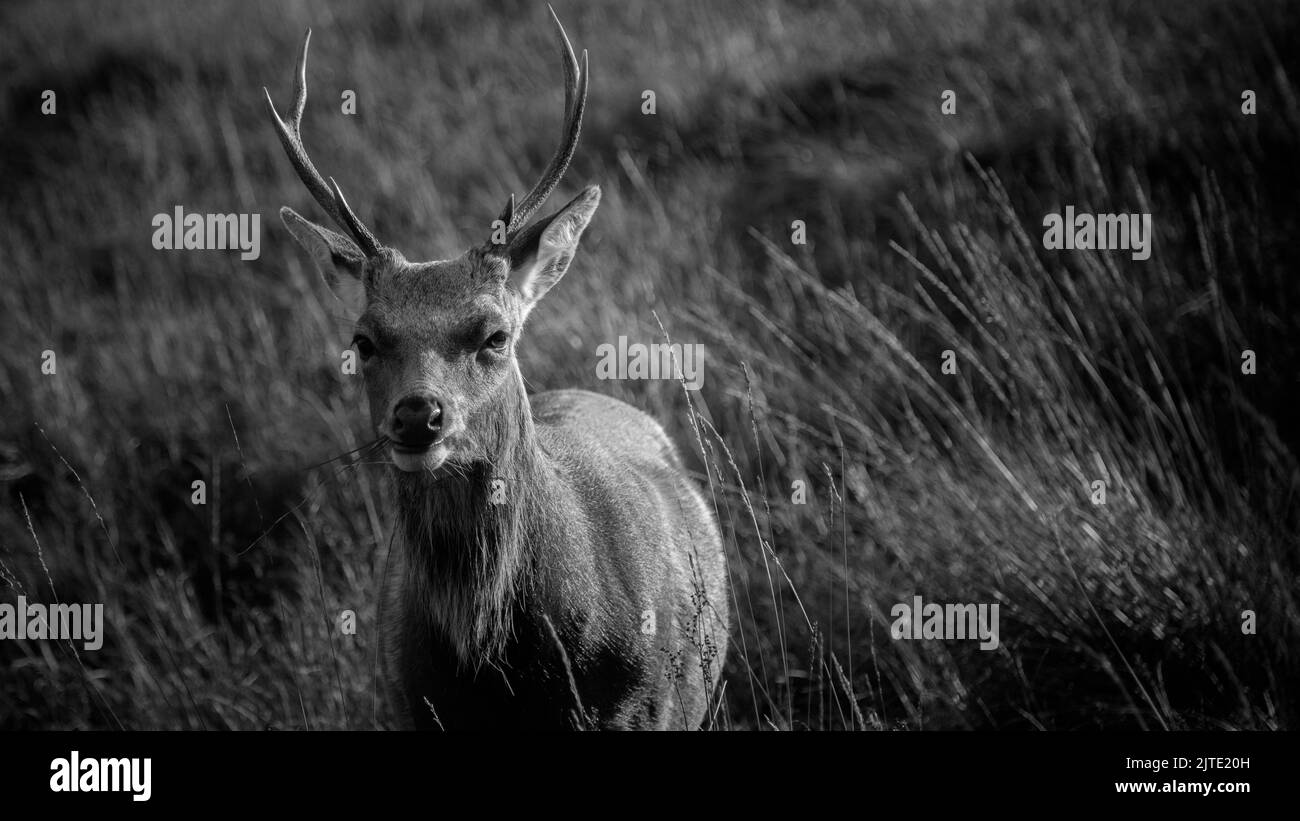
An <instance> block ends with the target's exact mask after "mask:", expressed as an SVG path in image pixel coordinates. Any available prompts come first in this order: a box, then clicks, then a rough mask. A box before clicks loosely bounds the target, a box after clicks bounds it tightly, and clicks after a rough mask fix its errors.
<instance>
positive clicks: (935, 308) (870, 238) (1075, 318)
mask: <svg viewBox="0 0 1300 821" xmlns="http://www.w3.org/2000/svg"><path fill="white" fill-rule="evenodd" d="M556 11H557V13H558V14H559V15H560V18H561V20H563V22H564V24H565V26H566V28H567V29H568V32H569V35H570V37H571V39H572V40H573V42H574V45H575V47H577V48H578V49H579V50H581V49H583V48H585V49H588V50H589V52H590V61H591V76H592V80H591V91H590V97H589V101H588V110H587V116H586V120H585V125H584V129H583V135H582V143H581V145H580V147H579V150H578V155H577V158H576V159H575V161H574V164H573V166H572V168H571V169H570V171H569V174H568V177H567V181H566V183H565V184H564V185H563V186H562V190H560V191H559V192H557V194H556V197H557V198H559V199H560V201H563V199H567V197H569V196H572V194H573V193H574V192H576V191H577V190H579V186H581V185H584V184H587V183H599V184H601V185H602V187H603V189H604V200H603V201H602V204H601V207H600V210H599V211H598V212H597V214H596V218H595V220H594V222H593V224H592V226H591V228H590V229H589V231H588V232H587V234H586V236H585V238H584V242H583V248H582V251H581V252H580V254H579V256H578V258H577V261H576V262H575V264H574V266H573V268H572V269H571V270H570V272H569V274H568V275H567V276H566V278H565V280H564V281H563V282H562V283H561V284H560V285H559V286H557V289H556V290H555V291H553V292H552V294H551V296H550V297H549V298H548V299H547V300H546V301H544V302H543V303H542V305H541V306H540V307H539V308H538V310H537V311H535V312H534V313H533V316H532V321H531V323H530V325H529V330H528V332H527V334H526V335H525V338H524V341H523V342H522V343H521V345H520V355H521V367H522V369H523V372H524V375H525V377H526V379H527V380H528V382H529V384H530V386H531V387H532V388H534V389H536V390H544V389H550V388H558V387H586V388H590V389H593V390H597V391H601V392H604V393H609V394H612V395H614V396H617V397H619V398H621V399H624V400H626V401H628V402H631V403H632V404H634V405H637V406H638V407H641V408H643V409H646V410H647V411H649V412H650V413H652V414H653V415H654V416H655V417H656V418H658V419H659V420H660V421H661V422H662V423H663V424H664V425H665V427H666V428H667V429H668V431H669V433H670V434H671V435H672V436H673V437H674V438H675V439H676V441H677V442H678V443H679V445H680V446H681V448H682V449H683V450H684V451H686V452H687V453H688V454H690V460H691V463H692V465H693V468H694V470H695V471H696V473H697V475H698V477H699V479H700V481H701V483H703V484H705V485H707V486H708V487H709V488H710V490H711V494H712V496H711V498H714V499H716V501H717V506H718V510H719V518H720V520H721V524H722V527H723V531H724V538H725V542H726V545H727V551H728V556H729V560H730V566H731V578H732V583H733V590H734V594H735V607H736V609H737V611H738V614H739V617H738V623H737V625H736V629H735V631H734V633H733V637H732V650H731V652H730V655H729V658H728V666H727V674H726V679H725V680H726V690H725V703H724V708H723V709H722V710H720V711H719V715H718V718H717V721H716V722H714V724H715V725H716V726H717V727H718V728H771V727H777V728H814V729H823V728H825V729H830V728H849V727H854V728H906V729H934V728H947V729H964V728H998V729H1010V728H1047V729H1077V728H1106V729H1118V728H1200V729H1222V728H1254V729H1271V728H1294V727H1295V726H1296V708H1297V698H1296V687H1297V672H1298V669H1300V661H1298V660H1297V657H1296V653H1295V647H1296V646H1297V639H1298V638H1300V636H1297V629H1296V628H1297V625H1300V611H1298V610H1297V602H1296V592H1297V583H1296V582H1297V569H1298V568H1297V565H1298V564H1300V562H1298V561H1297V547H1298V545H1297V539H1296V534H1297V524H1298V523H1297V505H1296V501H1297V486H1298V484H1300V471H1298V465H1297V459H1296V454H1297V444H1298V437H1300V415H1297V414H1296V412H1295V407H1296V402H1297V398H1298V397H1297V394H1298V393H1300V391H1298V390H1297V369H1296V355H1297V353H1300V350H1298V348H1300V344H1298V343H1297V339H1296V334H1295V322H1294V317H1295V312H1296V308H1297V297H1298V296H1300V284H1297V283H1298V280H1297V278H1296V275H1295V273H1296V265H1295V263H1296V258H1297V252H1296V248H1295V244H1294V238H1295V237H1296V235H1297V220H1296V209H1295V205H1294V204H1295V201H1296V191H1297V183H1298V182H1300V180H1298V179H1297V177H1298V176H1300V174H1298V173H1297V172H1298V171H1300V164H1297V161H1296V137H1295V135H1296V134H1297V133H1298V132H1300V105H1298V103H1297V96H1296V90H1295V86H1294V83H1295V79H1296V77H1297V76H1298V73H1297V59H1296V55H1295V54H1294V52H1292V51H1289V50H1286V49H1287V47H1288V46H1291V45H1293V44H1294V43H1296V42H1300V37H1298V36H1297V35H1298V34H1300V32H1298V31H1297V28H1298V26H1297V17H1298V15H1297V13H1296V12H1295V10H1294V9H1293V8H1288V6H1287V4H1284V3H1280V2H1255V3H1250V4H1241V3H1226V2H1225V3H1209V2H1190V3H1173V2H1169V3H1163V2H1162V3H1142V4H1131V3H1121V2H1086V3H1085V2H1078V3H1074V2H1032V3H1031V2H965V1H964V0H963V1H962V2H843V3H834V2H801V3H784V2H771V0H761V1H760V2H741V0H734V1H729V2H708V3H699V2H695V1H694V0H669V1H668V2H655V3H598V2H563V3H560V4H559V5H558V6H557V7H556ZM307 26H311V27H312V28H313V30H314V34H313V37H312V55H311V62H310V64H309V69H308V82H309V88H310V91H311V93H310V96H309V99H308V105H307V112H306V116H305V118H304V123H303V131H304V134H305V139H306V142H307V145H308V148H309V150H310V151H311V153H312V156H313V158H314V159H315V160H316V162H317V165H318V166H319V167H320V168H321V169H322V171H323V173H325V174H327V175H333V176H335V177H336V178H337V179H338V180H339V183H340V185H342V187H343V189H344V190H345V191H346V192H347V194H348V197H349V201H350V203H351V204H352V205H353V207H354V208H355V209H356V210H357V211H358V213H359V214H360V215H361V216H362V218H363V220H365V221H366V222H367V223H368V224H369V225H370V226H371V227H372V228H373V229H374V230H375V231H376V233H377V234H378V235H379V236H380V237H382V238H383V239H385V240H386V241H389V242H391V243H392V244H394V245H396V246H397V247H399V248H400V249H402V250H403V251H404V252H405V253H406V254H407V256H408V257H410V258H412V259H426V258H442V257H447V256H452V255H455V254H458V253H459V252H460V251H461V250H463V249H464V248H465V247H466V246H467V245H468V244H470V243H471V242H478V241H480V240H481V239H482V234H483V227H484V226H485V225H486V224H487V223H488V222H490V220H491V219H492V218H493V217H495V215H496V214H497V213H498V211H499V210H500V207H501V204H502V203H503V202H504V200H505V197H506V195H507V194H508V193H509V192H514V193H516V194H517V195H521V194H522V193H523V192H524V191H526V190H527V188H528V187H529V185H531V183H532V181H533V179H534V177H535V175H536V174H537V173H538V172H539V171H540V169H541V167H542V165H543V164H544V163H545V161H546V158H547V157H548V156H549V153H550V151H551V150H552V149H553V146H554V144H555V140H556V138H557V132H558V127H559V119H560V114H561V105H562V98H561V88H562V86H561V76H560V66H559V60H558V58H557V55H556V53H555V44H554V39H553V38H554V35H553V32H552V30H551V28H550V21H549V18H548V14H547V12H546V8H545V5H544V4H542V3H540V2H495V3H481V2H457V3H439V4H434V3H397V2H367V3H343V2H334V3H294V4H284V5H280V4H258V5H253V4H246V3H234V2H202V3H197V2H196V3H162V2H155V3H139V2H134V3H98V2H89V0H87V1H86V2H70V3H58V4H54V3H11V4H6V5H5V6H4V7H3V8H0V112H2V116H3V118H4V122H3V128H2V129H0V188H2V189H3V191H4V197H3V204H2V205H0V209H2V214H3V219H2V220H0V232H2V233H0V241H2V246H0V247H2V248H3V251H4V258H3V275H2V276H3V279H2V280H0V282H2V283H3V287H0V300H2V301H3V321H2V322H0V397H2V401H3V414H2V415H0V563H2V564H3V571H4V572H3V573H2V574H0V590H3V593H0V600H3V601H13V600H14V599H15V598H16V595H17V594H18V593H20V592H21V593H25V594H26V595H27V596H28V598H29V599H34V600H37V599H38V600H41V601H53V600H55V599H56V598H57V599H58V600H61V601H74V602H103V603H104V604H105V611H106V612H105V620H106V626H105V629H106V631H107V635H106V638H105V644H104V647H103V649H101V650H100V651H98V652H86V651H82V650H81V649H80V646H79V645H78V647H77V649H78V651H79V657H78V656H76V655H74V654H73V652H72V650H71V648H70V647H69V646H68V645H67V644H66V643H63V644H60V643H57V642H34V641H29V642H17V641H5V642H0V671H2V672H0V728H4V729H14V728H117V727H125V728H131V729H135V728H263V727H273V728H282V729H292V728H369V727H374V726H377V725H378V726H388V723H389V719H388V718H387V717H386V711H385V705H384V702H383V699H382V696H380V697H376V687H375V682H376V665H375V659H376V646H377V636H376V634H375V630H374V619H375V610H376V605H377V601H378V596H377V594H378V575H379V572H380V571H381V569H382V567H383V563H384V560H385V556H386V553H387V549H388V534H389V531H388V526H389V522H388V519H387V512H386V507H385V502H384V490H383V488H384V485H383V476H384V470H385V468H383V467H382V466H380V465H377V464H365V463H358V462H355V461H352V460H351V459H349V458H347V457H345V458H342V459H338V460H335V461H332V462H329V463H328V464H326V465H324V466H322V467H313V466H314V465H318V464H319V463H321V462H324V461H325V460H329V459H331V457H335V456H338V455H339V454H342V453H344V452H345V451H349V450H351V449H353V448H355V447H357V446H358V445H360V444H361V443H363V442H365V441H368V439H369V438H370V434H369V432H368V424H369V422H368V415H367V413H366V410H365V407H364V403H363V401H362V396H361V390H360V382H359V379H356V378H354V377H348V376H344V375H343V374H341V373H340V370H339V356H340V352H341V351H342V350H343V349H344V348H345V347H346V346H347V344H348V340H349V339H350V328H349V324H348V321H347V320H348V319H350V318H348V317H342V316H337V315H335V313H334V312H333V311H334V307H333V305H332V304H331V302H330V297H329V296H328V294H327V293H326V292H325V289H324V287H323V285H322V284H321V283H320V281H319V279H318V277H317V275H316V273H315V271H314V270H313V269H312V267H311V266H310V263H309V262H308V261H307V260H306V258H305V257H304V255H303V254H302V253H301V252H300V251H299V249H298V248H297V246H296V245H295V244H294V243H293V242H292V240H291V238H290V237H289V236H288V234H287V232H285V231H284V230H283V229H282V227H281V226H280V223H279V220H278V218H277V217H276V211H277V210H278V208H279V207H280V206H281V205H286V204H287V205H291V206H292V207H294V208H295V209H297V210H299V211H301V212H302V213H303V214H304V215H306V216H308V217H309V218H313V219H317V220H320V221H324V219H325V218H324V215H323V214H322V213H321V212H320V211H319V209H318V208H317V207H316V206H315V204H314V203H312V202H311V199H310V196H309V195H308V194H307V192H306V191H305V189H303V188H302V186H301V185H300V184H299V182H298V180H297V179H296V177H295V176H294V175H293V172H292V170H291V168H290V166H289V164H288V162H287V160H286V159H285V158H284V156H283V154H282V152H281V149H280V146H279V144H278V142H277V140H276V138H275V135H274V132H273V129H272V127H271V125H270V122H269V120H268V117H267V115H266V114H265V112H264V109H263V105H264V103H263V99H262V86H264V85H265V86H267V87H268V88H269V89H270V90H271V93H272V95H273V97H274V99H275V100H276V102H277V104H278V105H279V106H281V110H282V111H284V110H285V109H286V108H287V106H288V103H289V99H290V91H291V82H292V71H293V63H294V59H295V55H296V49H297V46H298V43H299V42H300V38H301V36H302V33H303V30H304V29H305V28H306V27H307ZM45 89H51V90H54V91H55V92H56V93H57V95H58V96H57V114H55V115H52V116H47V115H42V114H41V111H40V106H41V93H42V91H43V90H45ZM344 89H352V90H354V91H355V92H356V94H357V100H358V114H357V115H356V116H345V115H343V114H342V113H340V94H341V93H342V91H343V90H344ZM646 89H650V90H653V91H654V92H655V93H656V96H657V113H656V114H654V115H653V116H647V115H645V114H643V113H642V112H641V105H642V92H643V91H644V90H646ZM945 89H952V90H953V91H955V92H956V94H957V113H956V114H955V115H952V116H944V115H942V114H941V113H940V95H941V94H942V92H943V91H944V90H945ZM1244 89H1253V90H1254V91H1255V93H1256V95H1257V97H1258V103H1257V105H1258V113H1257V114H1256V115H1254V116H1247V115H1244V114H1242V112H1241V93H1242V91H1243V90H1244ZM176 205H183V206H184V207H185V209H186V211H187V212H190V211H192V212H199V213H232V212H233V213H240V212H242V213H248V212H257V213H260V214H261V215H262V228H263V234H262V244H261V258H260V259H258V260H256V261H252V262H244V261H241V260H240V259H239V256H238V253H237V252H220V251H203V252H199V251H191V252H178V251H156V250H154V249H153V247H152V245H151V238H152V235H153V228H152V226H151V225H150V221H151V219H152V217H153V215H154V214H157V213H171V211H172V209H173V208H174V207H175V206H176ZM1066 205H1073V206H1075V208H1076V209H1077V210H1079V211H1090V212H1121V213H1123V212H1149V213H1152V214H1153V220H1154V226H1155V234H1156V236H1155V242H1154V250H1153V254H1152V256H1151V258H1150V259H1149V260H1147V261H1145V262H1135V261H1133V260H1131V259H1130V256H1129V254H1128V253H1126V252H1104V251H1102V252H1075V253H1065V252H1055V251H1046V250H1044V249H1043V247H1042V228H1041V221H1042V217H1043V215H1044V214H1046V213H1049V212H1056V211H1060V210H1063V209H1064V207H1065V206H1066ZM793 220H804V221H805V223H806V225H807V232H808V243H807V244H806V245H794V244H792V243H791V241H790V240H791V236H790V224H791V222H792V221H793ZM660 323H662V329H661V327H660ZM665 332H666V333H667V334H668V335H669V336H670V337H671V338H672V340H673V341H683V342H699V343H703V344H705V345H706V350H707V354H706V359H705V384H704V389H703V390H702V391H701V392H700V393H699V394H695V395H691V396H690V397H689V399H690V404H688V397H687V396H686V395H685V394H684V393H683V391H682V389H681V387H680V385H677V384H674V383H672V382H647V381H639V382H638V381H625V382H603V381H599V380H597V379H596V376H595V373H596V370H595V362H596V349H597V347H598V346H599V345H601V344H602V343H605V342H616V341H617V339H618V337H619V336H628V337H630V338H632V339H634V340H640V341H644V342H650V341H655V340H662V339H663V335H664V333H665ZM1247 348H1249V349H1251V350H1254V351H1255V352H1256V355H1257V357H1258V372H1257V373H1256V374H1255V375H1251V376H1247V375H1243V374H1242V373H1241V370H1240V356H1241V352H1242V351H1243V350H1244V349H1247ZM47 349H48V350H53V351H55V352H56V355H57V363H58V372H57V374H55V375H43V374H42V373H41V368H40V365H41V352H42V351H44V350H47ZM944 350H953V351H955V352H956V354H957V356H958V361H959V372H958V374H957V375H955V376H952V375H943V374H941V373H940V371H939V362H940V353H941V352H942V351H944ZM693 413H694V414H696V415H697V416H696V418H695V420H694V424H693V420H692V414H693ZM697 426H698V429H699V434H698V436H697V434H696V429H697ZM196 479H203V480H205V481H206V482H207V483H208V504H207V505H206V506H203V507H196V506H194V505H191V504H190V494H191V482H193V481H194V480H196ZM800 479H802V480H804V481H806V482H807V484H808V488H809V494H808V503H807V504H806V505H794V504H792V503H791V485H792V483H793V482H795V481H796V480H800ZM1094 480H1102V481H1105V482H1106V483H1107V488H1108V491H1107V503H1106V504H1105V505H1103V506H1097V505H1094V504H1092V502H1091V500H1090V483H1091V482H1093V481H1094ZM914 595H922V596H924V597H925V598H926V600H928V601H936V602H972V603H978V602H983V603H995V602H996V603H999V604H1000V606H1001V624H1000V627H1001V641H1002V647H1001V648H1000V649H999V650H998V651H996V652H992V653H986V652H981V651H980V650H978V649H977V646H976V643H975V642H942V641H920V642H903V641H893V640H891V639H890V637H889V625H890V621H891V619H890V616H889V610H890V608H891V607H892V606H893V604H895V603H897V602H909V601H911V598H912V596H914ZM344 609H353V610H355V611H356V612H357V614H358V625H359V628H358V633H357V635H355V636H347V635H343V634H342V633H340V632H339V630H338V628H337V624H336V619H337V616H338V613H339V611H341V610H344ZM1248 609H1249V610H1253V611H1255V613H1256V614H1257V617H1258V632H1257V634H1256V635H1243V633H1242V631H1241V627H1240V625H1241V614H1242V611H1243V610H1248Z"/></svg>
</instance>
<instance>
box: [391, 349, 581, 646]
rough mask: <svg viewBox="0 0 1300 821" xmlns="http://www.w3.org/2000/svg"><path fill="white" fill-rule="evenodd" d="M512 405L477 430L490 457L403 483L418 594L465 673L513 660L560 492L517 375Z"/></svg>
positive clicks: (400, 502) (405, 477) (490, 413)
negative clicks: (518, 621) (508, 654)
mask: <svg viewBox="0 0 1300 821" xmlns="http://www.w3.org/2000/svg"><path fill="white" fill-rule="evenodd" d="M505 390H506V393H507V395H506V396H505V397H504V398H503V401H501V402H499V403H497V404H496V405H495V406H494V407H492V408H490V409H488V410H487V411H486V413H485V414H483V415H481V416H480V418H479V419H478V420H477V421H476V422H475V425H474V428H475V435H476V436H478V437H479V439H478V441H479V442H480V444H481V452H482V453H483V454H485V455H486V456H487V458H484V459H481V460H479V461H476V462H474V463H472V464H468V465H458V466H457V467H456V468H455V469H454V470H453V471H452V472H451V474H450V475H444V476H441V477H440V478H434V477H432V476H430V475H428V474H405V473H398V474H397V491H398V493H397V528H398V535H399V536H400V537H401V539H402V541H403V543H404V544H403V547H404V549H405V550H406V553H407V559H408V567H409V571H408V572H409V573H410V576H409V577H408V578H407V580H406V583H407V585H408V590H409V591H410V592H412V593H414V601H415V602H416V603H418V604H419V605H420V608H419V609H421V610H423V611H424V613H423V615H424V616H425V617H426V619H427V622H428V624H429V626H430V627H431V628H432V629H434V630H435V631H437V632H439V633H440V634H441V635H442V636H443V638H444V639H445V640H446V641H447V642H448V643H449V644H451V645H452V646H453V647H454V648H455V650H456V654H457V656H458V657H459V659H460V662H461V663H462V665H465V666H470V667H477V666H478V665H479V664H481V663H482V662H484V661H488V662H491V661H493V660H494V659H495V658H497V657H498V656H499V655H500V654H501V652H502V651H503V649H504V647H505V644H506V641H507V640H508V639H509V638H510V635H511V631H512V627H513V624H512V617H513V614H514V610H515V605H516V603H517V601H518V600H519V597H520V596H521V594H522V593H523V592H524V589H525V588H526V586H527V585H528V582H529V579H530V578H531V575H532V570H533V567H534V562H533V559H534V556H533V550H534V548H535V546H536V545H538V544H541V543H543V542H545V541H546V540H547V535H546V531H547V530H548V529H551V530H553V529H554V528H553V527H548V524H547V522H548V519H547V517H546V515H545V512H546V511H551V510H555V509H556V506H555V505H554V504H553V503H551V502H548V495H549V493H550V492H551V491H550V483H548V482H546V481H544V480H541V470H542V467H543V464H544V462H545V459H546V457H545V455H544V454H543V453H542V452H541V451H540V449H539V448H538V445H537V440H536V434H535V428H534V425H533V418H532V407H531V405H530V403H529V401H528V395H527V393H526V392H525V390H524V384H523V378H522V377H521V376H520V374H519V371H518V367H517V366H516V368H515V370H514V373H513V374H512V375H511V377H510V378H509V379H508V380H507V385H506V386H505Z"/></svg>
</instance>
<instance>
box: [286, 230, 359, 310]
mask: <svg viewBox="0 0 1300 821" xmlns="http://www.w3.org/2000/svg"><path fill="white" fill-rule="evenodd" d="M280 220H281V221H282V222H284V227H285V228H288V229H289V233H290V234H293V238H294V239H296V240H298V244H299V245H301V246H302V247H303V248H305V249H307V252H308V253H309V254H311V258H312V261H313V262H315V263H316V270H317V271H319V272H320V275H321V278H322V279H324V280H325V284H326V285H328V286H329V288H330V290H331V291H333V292H334V296H336V297H338V298H339V299H340V300H341V301H343V302H344V303H346V304H348V305H359V304H360V303H359V302H358V297H359V296H363V295H364V294H363V292H364V289H363V287H362V280H361V275H362V273H363V272H364V270H365V267H366V256H365V254H363V253H361V249H360V248H358V247H357V244H356V243H355V242H353V241H352V240H350V239H348V238H347V237H345V236H343V235H342V234H336V233H334V232H333V231H331V230H329V229H328V228H323V227H321V226H319V225H317V224H316V223H314V222H312V221H311V220H308V219H304V218H303V217H302V216H300V215H299V214H298V213H297V212H296V211H294V210H293V209H292V208H281V209H280Z"/></svg>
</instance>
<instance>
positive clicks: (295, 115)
mask: <svg viewBox="0 0 1300 821" xmlns="http://www.w3.org/2000/svg"><path fill="white" fill-rule="evenodd" d="M310 42H311V29H307V34H306V35H305V36H304V37H303V38H302V50H301V51H299V53H298V68H297V72H296V73H295V75H294V78H293V105H292V107H291V108H290V109H289V116H290V119H289V121H288V122H285V120H284V119H283V118H282V117H281V116H280V113H279V112H278V111H276V110H275V103H274V102H273V101H272V100H271V92H270V91H268V90H267V89H266V87H265V86H264V87H263V88H262V91H263V92H265V94H266V106H267V108H268V109H269V110H270V112H271V120H272V123H273V124H274V125H275V131H276V133H277V134H279V135H280V145H282V146H284V153H285V154H287V155H289V162H290V163H292V164H293V168H294V170H295V171H297V172H298V177H299V179H301V180H302V182H303V185H306V186H307V190H308V191H310V192H311V195H312V197H313V198H315V200H316V202H317V203H319V204H320V207H321V208H324V209H325V211H326V213H328V214H329V215H330V217H332V218H333V219H334V222H335V223H337V224H338V225H339V227H340V228H343V229H345V230H347V231H348V232H350V233H351V234H352V236H353V238H355V239H356V241H357V244H358V245H359V246H361V250H362V251H363V252H364V253H365V254H366V256H370V257H373V256H378V255H379V252H380V247H381V246H380V245H379V242H378V240H376V239H375V236H374V234H372V233H370V231H369V230H368V229H367V228H366V227H365V225H363V224H362V223H361V220H359V219H357V215H356V214H354V213H352V209H351V208H349V207H348V203H347V200H345V199H344V198H343V192H342V191H340V190H339V187H338V184H337V183H334V180H333V179H332V178H331V179H330V184H327V183H326V182H325V179H324V177H322V176H321V174H320V172H319V171H317V170H316V166H315V164H314V163H312V161H311V157H309V156H308V155H307V149H306V148H305V147H303V144H302V113H303V111H304V110H305V109H306V108H307V46H308V44H309V43H310ZM331 186H332V187H331Z"/></svg>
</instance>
